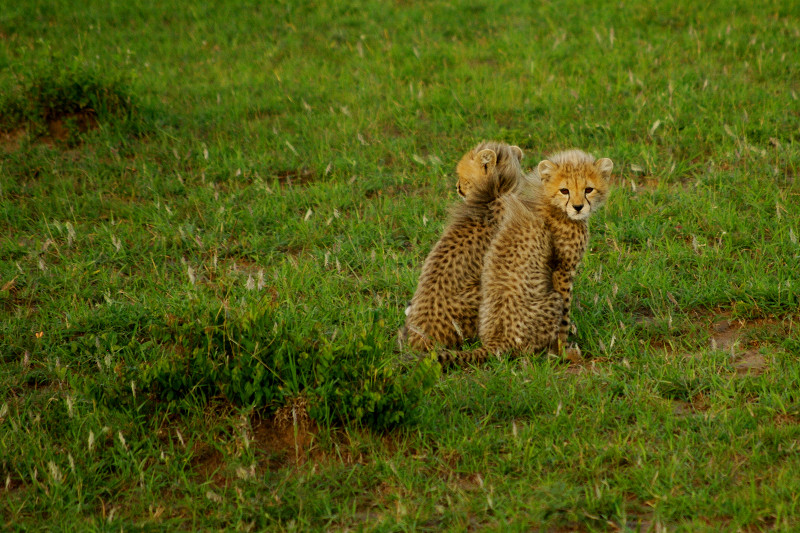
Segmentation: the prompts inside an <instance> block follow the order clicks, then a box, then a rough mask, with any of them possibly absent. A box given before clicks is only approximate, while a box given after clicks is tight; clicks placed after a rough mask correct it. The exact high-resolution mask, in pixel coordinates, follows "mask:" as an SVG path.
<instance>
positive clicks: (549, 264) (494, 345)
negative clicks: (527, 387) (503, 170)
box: [439, 150, 613, 365]
mask: <svg viewBox="0 0 800 533" xmlns="http://www.w3.org/2000/svg"><path fill="white" fill-rule="evenodd" d="M612 168H613V163H612V162H611V160H610V159H600V160H598V161H595V159H594V158H593V157H592V156H590V155H589V154H586V153H584V152H581V151H579V150H570V151H568V152H562V153H559V154H555V155H554V156H552V157H551V158H550V159H549V160H545V161H542V162H541V163H539V165H538V168H537V169H536V171H534V174H533V175H532V176H531V177H530V182H529V184H528V185H527V186H526V187H525V190H524V191H523V192H522V193H521V194H519V195H515V194H509V195H506V196H504V197H503V198H500V199H498V201H497V203H498V204H501V207H500V210H502V211H503V213H504V217H503V220H502V221H501V223H500V227H499V229H498V231H497V235H496V236H495V238H494V240H493V241H492V243H491V245H490V247H489V248H488V250H487V252H486V258H485V260H484V268H483V275H482V278H481V284H482V287H481V303H480V309H479V327H478V330H479V331H478V332H479V336H480V339H481V342H482V343H483V347H482V348H479V349H477V350H472V351H462V352H444V353H442V354H441V355H440V356H439V362H440V363H442V364H443V365H447V364H451V363H457V364H464V363H479V362H482V361H483V360H485V359H486V358H487V357H489V356H490V355H495V356H500V355H501V354H503V353H506V352H512V353H515V354H519V353H531V352H538V351H541V350H545V349H550V350H556V349H558V350H559V351H560V349H561V348H562V347H565V346H566V340H567V333H568V331H569V311H570V302H571V300H572V282H573V278H574V276H575V271H576V269H577V267H578V264H579V263H580V261H581V259H582V257H583V254H584V252H585V250H586V245H587V241H588V235H589V232H588V226H587V223H586V220H587V219H588V218H589V216H590V215H591V214H592V213H593V212H594V211H595V210H596V209H598V208H599V207H600V206H601V205H602V204H603V202H604V201H605V197H606V193H607V191H608V182H607V180H608V177H609V176H610V174H611V169H612ZM570 351H571V352H573V353H575V352H576V353H577V354H579V353H580V351H579V350H578V349H577V348H571V349H570Z"/></svg>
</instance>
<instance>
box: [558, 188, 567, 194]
mask: <svg viewBox="0 0 800 533" xmlns="http://www.w3.org/2000/svg"><path fill="white" fill-rule="evenodd" d="M559 192H560V193H561V194H565V195H566V194H569V189H561V190H560V191H559Z"/></svg>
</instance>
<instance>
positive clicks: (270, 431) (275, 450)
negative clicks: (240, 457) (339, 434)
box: [253, 398, 317, 469]
mask: <svg viewBox="0 0 800 533" xmlns="http://www.w3.org/2000/svg"><path fill="white" fill-rule="evenodd" d="M305 407H306V406H305V402H304V399H302V398H301V399H298V401H295V402H291V403H289V404H288V405H286V406H284V407H282V408H280V409H278V411H277V412H276V413H275V416H274V417H273V418H268V419H258V420H255V421H254V422H253V433H254V438H255V445H256V447H257V448H258V449H259V450H260V451H261V452H262V453H263V454H264V455H265V456H266V457H265V459H266V462H267V465H268V466H269V468H270V469H280V468H284V467H286V466H293V465H300V464H303V463H305V462H306V461H308V460H309V459H312V458H315V457H316V455H315V454H314V453H312V447H313V443H314V441H315V438H314V433H315V432H316V430H317V428H316V424H315V423H314V421H313V420H311V419H310V418H309V417H308V413H307V412H306V409H305Z"/></svg>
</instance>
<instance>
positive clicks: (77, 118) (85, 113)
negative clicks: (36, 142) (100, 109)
mask: <svg viewBox="0 0 800 533" xmlns="http://www.w3.org/2000/svg"><path fill="white" fill-rule="evenodd" d="M96 127H97V115H96V114H95V112H94V110H92V109H85V110H82V111H79V112H77V113H70V114H68V115H63V116H59V117H54V118H51V119H48V121H47V131H48V133H49V136H50V139H52V140H56V141H66V140H68V139H70V138H71V137H73V136H74V134H75V133H86V132H87V131H89V130H93V129H95V128H96ZM45 139H46V138H45Z"/></svg>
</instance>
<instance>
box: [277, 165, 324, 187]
mask: <svg viewBox="0 0 800 533" xmlns="http://www.w3.org/2000/svg"><path fill="white" fill-rule="evenodd" d="M316 178H317V176H316V174H315V173H314V171H313V170H311V169H308V168H297V169H290V170H282V171H280V172H277V173H276V174H275V179H277V180H278V183H279V184H281V185H283V186H286V187H292V186H295V185H297V186H299V185H306V184H308V183H311V182H312V181H314V180H315V179H316Z"/></svg>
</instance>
